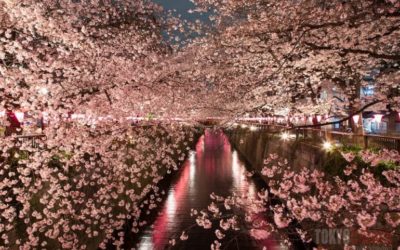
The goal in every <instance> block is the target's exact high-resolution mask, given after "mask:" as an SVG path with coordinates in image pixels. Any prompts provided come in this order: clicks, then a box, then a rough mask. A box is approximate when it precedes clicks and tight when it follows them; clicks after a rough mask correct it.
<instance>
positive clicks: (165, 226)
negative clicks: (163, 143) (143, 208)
mask: <svg viewBox="0 0 400 250" xmlns="http://www.w3.org/2000/svg"><path fill="white" fill-rule="evenodd" d="M212 192H214V193H215V194H217V195H222V196H228V195H231V194H232V193H233V192H235V193H236V194H239V195H256V193H257V187H256V184H255V182H254V181H252V180H251V179H249V178H247V177H246V169H245V165H244V163H243V162H242V161H241V160H240V159H239V156H238V153H237V152H236V151H235V150H234V149H233V148H232V147H231V144H230V143H229V141H228V138H227V137H226V135H225V134H224V133H223V132H222V131H213V130H206V131H205V134H204V135H203V136H201V137H200V139H199V141H198V143H197V145H196V148H195V150H194V151H192V152H191V154H190V157H189V159H188V160H186V162H185V163H184V164H183V166H182V169H181V170H180V172H179V173H178V174H177V176H176V177H175V178H174V180H173V181H172V184H171V186H170V188H169V190H168V195H167V198H166V200H165V202H164V204H163V207H162V208H161V210H160V212H159V213H158V215H157V217H156V219H155V221H154V222H153V223H152V224H151V225H149V226H148V227H147V228H146V229H145V230H144V233H143V235H142V236H141V238H140V239H139V242H138V249H140V250H147V249H167V248H168V247H169V244H168V242H169V240H170V239H171V238H172V237H178V238H179V236H180V234H181V232H182V231H183V230H186V229H187V228H188V227H190V226H191V225H193V224H194V223H195V218H193V217H191V216H190V211H191V209H192V208H194V209H197V210H202V209H205V208H207V206H208V205H209V204H210V194H211V193H212ZM214 240H215V234H214V230H206V229H203V228H199V227H194V228H193V229H191V230H190V231H189V239H188V240H186V241H183V242H180V243H179V244H177V245H176V246H175V247H174V249H210V245H211V244H212V243H213V241H214ZM265 244H266V245H267V246H268V249H276V248H274V247H273V241H272V240H268V242H264V245H265ZM224 247H226V248H224ZM262 248H263V246H260V245H257V242H255V241H253V240H251V239H250V238H249V237H241V238H240V239H239V240H238V241H236V242H234V244H231V245H228V246H222V248H221V249H262Z"/></svg>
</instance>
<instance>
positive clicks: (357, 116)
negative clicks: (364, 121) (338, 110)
mask: <svg viewBox="0 0 400 250" xmlns="http://www.w3.org/2000/svg"><path fill="white" fill-rule="evenodd" d="M359 120H360V116H359V115H353V121H354V123H355V124H358V121H359Z"/></svg>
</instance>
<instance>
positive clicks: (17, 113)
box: [15, 111, 25, 122]
mask: <svg viewBox="0 0 400 250" xmlns="http://www.w3.org/2000/svg"><path fill="white" fill-rule="evenodd" d="M15 117H17V119H18V121H19V122H22V121H23V120H24V117H25V115H24V112H18V111H17V112H15Z"/></svg>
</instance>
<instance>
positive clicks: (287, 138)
mask: <svg viewBox="0 0 400 250" xmlns="http://www.w3.org/2000/svg"><path fill="white" fill-rule="evenodd" d="M281 139H282V140H284V141H288V140H289V139H290V135H289V133H288V132H283V133H282V134H281Z"/></svg>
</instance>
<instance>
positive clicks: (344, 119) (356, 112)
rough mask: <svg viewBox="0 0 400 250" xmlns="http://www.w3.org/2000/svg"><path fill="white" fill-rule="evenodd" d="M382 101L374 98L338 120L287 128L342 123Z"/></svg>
mask: <svg viewBox="0 0 400 250" xmlns="http://www.w3.org/2000/svg"><path fill="white" fill-rule="evenodd" d="M382 101H383V100H375V101H373V102H370V103H368V104H366V105H364V106H363V107H362V108H361V109H359V110H357V111H355V112H353V113H351V114H350V115H349V116H347V117H345V118H342V119H340V120H338V121H334V122H325V123H319V124H315V125H314V124H313V125H302V126H295V127H292V128H289V130H294V129H299V128H315V127H321V126H327V125H333V124H338V123H342V122H344V121H347V120H350V119H351V117H353V116H354V115H357V114H360V113H361V112H363V111H364V110H366V109H367V108H369V107H371V106H373V105H375V104H377V103H380V102H382Z"/></svg>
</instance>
